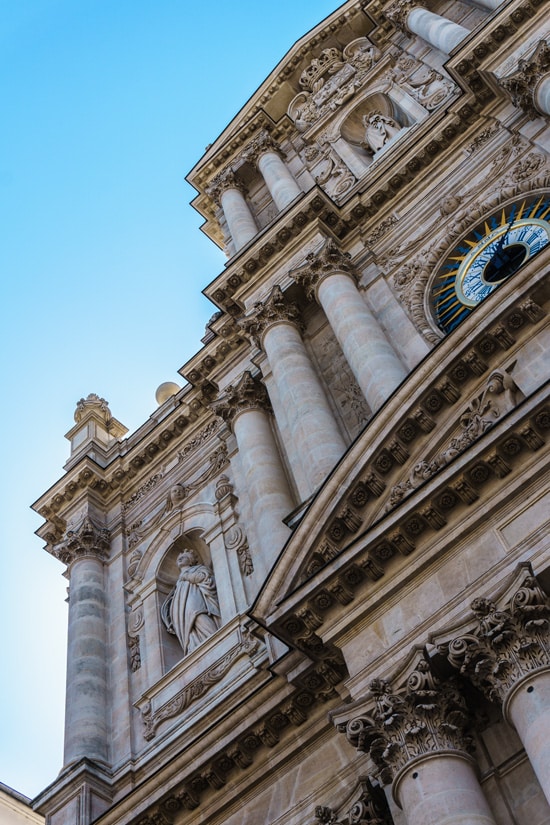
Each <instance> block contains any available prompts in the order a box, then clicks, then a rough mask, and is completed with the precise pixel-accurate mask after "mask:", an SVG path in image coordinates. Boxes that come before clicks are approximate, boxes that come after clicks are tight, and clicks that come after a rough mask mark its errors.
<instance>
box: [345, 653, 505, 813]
mask: <svg viewBox="0 0 550 825" xmlns="http://www.w3.org/2000/svg"><path fill="white" fill-rule="evenodd" d="M369 687H370V691H371V694H372V698H373V702H372V705H371V708H369V712H368V713H367V714H364V715H360V716H357V717H355V718H354V719H351V720H350V721H348V722H347V724H343V725H339V726H338V727H339V730H341V731H342V732H345V733H346V736H347V738H348V741H349V742H351V744H353V745H354V746H355V747H356V748H357V749H358V750H360V751H363V752H366V753H370V756H371V758H372V759H373V761H374V762H375V764H376V765H377V767H378V769H379V771H380V775H381V778H382V781H383V782H384V783H386V784H388V783H390V782H391V783H392V793H393V797H394V799H395V801H396V803H397V804H398V805H399V807H400V808H402V809H403V812H404V813H405V817H406V820H407V825H495V822H494V819H493V816H492V814H491V811H490V809H489V806H488V804H487V801H486V799H485V797H484V795H483V792H482V790H481V787H480V785H479V782H478V780H477V777H476V773H475V768H474V761H473V759H472V757H471V756H470V754H469V740H468V737H467V735H466V728H467V720H468V717H467V712H466V705H465V702H464V699H463V698H462V696H461V695H460V693H459V691H458V689H457V687H456V686H455V685H454V684H453V683H452V682H448V683H440V682H438V681H437V680H436V679H435V677H434V676H432V675H431V673H430V672H429V667H428V665H427V663H426V662H423V661H421V662H419V664H418V665H417V667H416V670H414V671H413V672H412V674H411V676H410V677H409V680H408V682H407V685H406V687H405V689H404V690H401V691H399V692H398V693H393V692H392V688H391V686H390V684H389V683H388V682H386V681H385V680H383V679H376V680H375V681H373V682H371V684H370V686H369Z"/></svg>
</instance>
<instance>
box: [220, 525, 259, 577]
mask: <svg viewBox="0 0 550 825" xmlns="http://www.w3.org/2000/svg"><path fill="white" fill-rule="evenodd" d="M225 546H226V548H227V549H228V550H229V551H232V552H234V553H236V554H237V558H238V559H239V569H240V571H241V573H242V575H243V576H250V575H252V573H253V572H254V564H253V562H252V556H251V554H250V547H249V545H248V540H247V538H246V533H245V532H244V530H243V528H242V527H240V526H239V525H238V524H236V525H234V526H233V527H232V528H231V530H230V531H229V533H228V534H227V537H226V539H225Z"/></svg>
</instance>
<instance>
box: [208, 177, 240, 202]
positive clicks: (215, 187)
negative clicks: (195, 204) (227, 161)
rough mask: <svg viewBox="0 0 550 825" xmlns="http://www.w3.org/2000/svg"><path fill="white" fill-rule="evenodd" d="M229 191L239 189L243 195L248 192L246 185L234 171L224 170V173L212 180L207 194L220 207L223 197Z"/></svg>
mask: <svg viewBox="0 0 550 825" xmlns="http://www.w3.org/2000/svg"><path fill="white" fill-rule="evenodd" d="M227 189H238V190H239V191H240V192H242V193H243V194H244V193H245V191H246V187H245V185H244V183H243V182H242V181H240V180H239V179H238V178H237V177H236V175H235V173H234V171H233V170H232V169H229V168H228V169H224V170H223V172H220V173H219V174H218V175H216V177H215V178H212V180H211V182H210V185H209V186H208V187H207V189H206V194H207V195H209V197H211V198H212V200H214V201H215V202H216V203H217V204H218V206H220V204H221V198H222V195H223V193H224V192H225V191H226V190H227Z"/></svg>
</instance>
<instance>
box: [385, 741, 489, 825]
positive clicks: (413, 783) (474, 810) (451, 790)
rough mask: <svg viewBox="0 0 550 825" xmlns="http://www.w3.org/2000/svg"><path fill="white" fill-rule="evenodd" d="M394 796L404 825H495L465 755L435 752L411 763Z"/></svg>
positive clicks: (402, 773)
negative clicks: (405, 823) (405, 820)
mask: <svg viewBox="0 0 550 825" xmlns="http://www.w3.org/2000/svg"><path fill="white" fill-rule="evenodd" d="M393 794H394V799H395V800H396V802H397V803H398V805H399V806H400V807H401V808H402V809H403V811H404V813H405V816H406V818H407V825H495V820H494V819H493V816H492V814H491V811H490V809H489V805H488V804H487V801H486V799H485V797H484V795H483V792H482V790H481V787H480V785H479V782H478V781H477V778H476V775H475V771H474V767H473V764H472V761H471V759H470V758H469V757H468V756H467V755H466V754H461V753H459V752H455V753H449V752H447V753H445V752H441V753H437V752H435V753H433V754H430V755H429V756H428V757H426V758H424V759H419V760H418V761H414V762H412V763H410V764H409V765H407V767H406V768H405V769H404V770H403V771H402V772H401V773H400V774H399V775H398V776H397V777H396V780H395V781H394V784H393Z"/></svg>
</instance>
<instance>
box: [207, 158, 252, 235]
mask: <svg viewBox="0 0 550 825" xmlns="http://www.w3.org/2000/svg"><path fill="white" fill-rule="evenodd" d="M208 194H209V195H210V197H212V198H213V199H214V200H215V201H216V202H217V203H218V204H219V205H220V206H221V208H222V209H223V214H224V215H225V219H226V221H227V225H228V227H229V233H230V235H231V238H232V240H233V243H234V244H235V249H236V250H237V251H238V250H239V249H242V247H243V246H245V245H246V244H247V243H248V241H251V240H252V238H254V237H255V236H256V235H257V234H258V227H257V225H256V221H255V220H254V216H253V214H252V212H251V211H250V208H249V206H248V204H247V202H246V200H245V197H244V185H243V184H242V183H241V182H240V181H239V180H237V178H236V177H235V175H234V173H233V171H232V170H231V169H226V170H225V171H224V172H222V173H221V174H220V175H217V177H215V178H214V180H213V181H212V184H211V185H210V187H209V188H208Z"/></svg>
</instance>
